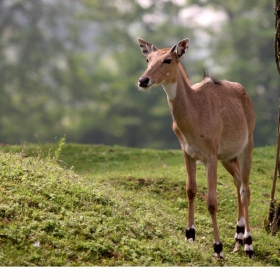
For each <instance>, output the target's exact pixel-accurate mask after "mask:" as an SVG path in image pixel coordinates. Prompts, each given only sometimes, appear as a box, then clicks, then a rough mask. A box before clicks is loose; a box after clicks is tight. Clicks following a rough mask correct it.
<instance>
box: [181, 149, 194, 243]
mask: <svg viewBox="0 0 280 280" xmlns="http://www.w3.org/2000/svg"><path fill="white" fill-rule="evenodd" d="M183 153H184V159H185V164H186V169H187V182H186V192H187V198H188V222H187V228H186V240H188V241H190V242H193V241H194V240H195V226H194V199H195V197H196V192H197V186H196V161H195V159H193V158H191V157H190V156H189V155H188V154H187V153H186V152H185V151H183Z"/></svg>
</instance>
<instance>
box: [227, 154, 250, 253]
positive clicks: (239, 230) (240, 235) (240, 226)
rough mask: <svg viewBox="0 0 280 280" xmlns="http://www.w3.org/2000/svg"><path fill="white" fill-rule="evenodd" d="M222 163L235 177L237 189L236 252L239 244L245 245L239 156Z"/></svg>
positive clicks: (234, 250)
mask: <svg viewBox="0 0 280 280" xmlns="http://www.w3.org/2000/svg"><path fill="white" fill-rule="evenodd" d="M222 164H223V166H224V167H225V169H226V170H227V171H228V172H229V173H230V175H231V176H232V177H233V180H234V184H235V186H236V189H237V199H238V216H237V225H236V232H235V235H234V239H235V247H234V249H233V252H236V251H237V250H238V247H239V245H243V239H244V232H245V226H244V214H243V206H242V203H241V196H240V188H241V173H240V169H239V163H238V159H237V158H233V159H231V160H229V161H222Z"/></svg>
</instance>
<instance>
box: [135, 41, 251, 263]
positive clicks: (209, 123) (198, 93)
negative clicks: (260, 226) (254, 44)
mask: <svg viewBox="0 0 280 280" xmlns="http://www.w3.org/2000/svg"><path fill="white" fill-rule="evenodd" d="M137 40H138V44H139V46H140V49H141V51H142V53H143V55H144V56H145V57H146V61H147V63H148V64H147V65H148V66H147V69H146V71H145V72H144V73H143V75H142V76H141V77H140V78H139V80H138V87H139V88H140V89H144V90H147V89H150V88H152V87H155V86H159V85H161V86H162V87H163V89H164V91H165V93H166V96H167V102H168V106H169V111H170V114H171V117H172V128H173V131H174V133H175V135H176V136H177V138H178V140H179V142H180V145H181V149H182V152H183V156H184V162H185V166H186V175H187V176H186V195H187V199H188V215H187V226H186V232H185V235H186V240H188V241H189V242H194V241H195V235H196V228H195V223H194V201H195V197H196V194H197V184H196V164H197V161H200V162H202V163H203V164H204V166H205V170H206V179H207V195H206V205H207V209H208V212H209V213H210V216H211V219H212V225H213V232H214V243H213V249H214V255H213V256H214V257H216V258H217V259H224V255H223V244H222V242H221V239H220V235H219V229H218V223H217V210H218V199H217V165H218V161H220V162H221V163H222V165H223V166H224V168H225V169H226V170H227V171H228V173H229V174H230V175H231V176H232V177H233V181H234V184H235V186H236V190H237V199H238V207H237V214H238V215H237V222H236V232H235V235H234V241H235V246H234V249H233V252H237V251H238V248H239V245H242V246H243V248H244V252H245V255H246V256H248V257H249V258H251V257H253V255H254V250H253V245H252V236H251V233H250V226H249V211H248V208H249V204H250V188H249V176H250V171H251V166H252V152H253V132H254V128H255V113H254V106H253V102H252V100H251V98H250V97H249V95H248V93H247V91H246V90H245V88H244V87H243V86H242V85H241V84H239V83H237V82H231V81H227V80H218V79H216V78H215V77H214V76H210V75H207V76H205V77H204V79H203V80H202V81H201V82H200V83H196V84H193V85H192V84H191V83H190V81H189V78H188V76H187V74H186V72H185V70H184V68H183V66H182V64H181V61H182V59H183V57H184V55H185V53H186V52H187V51H188V47H189V42H190V39H189V38H186V39H184V40H182V41H180V42H178V43H177V44H175V45H173V46H172V47H171V48H163V49H158V48H157V47H155V46H154V45H153V44H151V43H148V42H146V41H144V40H143V39H141V38H137Z"/></svg>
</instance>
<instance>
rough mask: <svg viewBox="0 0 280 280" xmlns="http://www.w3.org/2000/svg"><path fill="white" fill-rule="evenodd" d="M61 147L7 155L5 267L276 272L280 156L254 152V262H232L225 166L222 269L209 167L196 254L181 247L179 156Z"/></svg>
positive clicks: (0, 217) (2, 171) (0, 211)
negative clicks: (274, 202)
mask: <svg viewBox="0 0 280 280" xmlns="http://www.w3.org/2000/svg"><path fill="white" fill-rule="evenodd" d="M63 143H64V139H63V138H62V139H61V140H60V141H59V143H58V144H57V145H42V146H34V145H26V146H25V147H24V148H23V147H21V146H5V147H1V152H0V162H1V165H0V182H1V183H0V190H1V196H0V245H1V246H0V247H1V251H0V262H1V264H2V265H4V266H278V265H279V260H280V255H279V249H280V243H279V233H277V234H276V235H275V236H272V235H268V234H267V233H266V230H265V228H264V226H263V221H264V220H265V219H266V218H267V213H268V206H269V204H268V203H269V195H268V194H269V192H270V187H271V182H272V176H273V169H274V155H275V148H272V147H265V148H257V149H255V151H254V156H253V169H252V173H251V180H250V185H251V205H250V222H251V230H252V235H253V245H254V249H255V252H256V256H255V258H254V259H249V258H247V257H246V256H245V254H244V253H243V252H242V249H240V251H239V252H238V253H236V254H232V253H231V251H232V249H233V247H234V239H233V237H234V233H235V224H236V215H237V210H236V205H237V201H236V199H237V195H236V190H235V188H234V185H233V182H232V179H231V177H230V175H228V174H227V173H226V171H225V170H224V169H223V168H222V166H219V170H218V186H217V192H218V197H219V212H218V223H219V228H220V234H221V237H222V241H223V243H224V253H225V260H224V261H217V260H216V259H215V258H213V257H212V254H213V248H212V242H213V236H212V235H213V230H212V224H211V218H210V215H209V214H208V212H207V210H206V204H205V194H206V193H207V189H206V181H205V168H204V167H203V165H200V164H198V165H197V169H198V171H197V181H198V195H197V198H196V206H195V211H196V212H195V220H196V228H197V239H196V241H195V242H194V243H193V244H190V243H186V242H185V241H184V234H185V233H184V231H185V222H186V216H187V213H186V209H187V201H186V199H185V167H184V163H183V157H182V155H181V152H180V151H174V150H166V151H162V150H150V149H131V148H125V147H119V146H103V145H98V146H91V145H78V144H66V145H63V149H62V150H61V146H62V144H63ZM52 155H57V157H55V156H52ZM57 159H59V160H58V161H57ZM58 163H59V164H60V166H59V165H58ZM68 167H70V169H69V168H68ZM73 169H75V170H76V172H77V173H75V172H74V170H73ZM279 194H280V192H279V190H277V192H276V196H277V197H279Z"/></svg>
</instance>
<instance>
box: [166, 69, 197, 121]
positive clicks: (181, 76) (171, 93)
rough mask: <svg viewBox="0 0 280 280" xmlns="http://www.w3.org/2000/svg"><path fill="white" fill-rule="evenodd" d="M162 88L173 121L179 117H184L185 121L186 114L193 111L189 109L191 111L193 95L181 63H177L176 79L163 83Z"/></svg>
mask: <svg viewBox="0 0 280 280" xmlns="http://www.w3.org/2000/svg"><path fill="white" fill-rule="evenodd" d="M163 88H164V91H165V92H166V95H167V101H168V105H169V109H170V113H171V116H172V118H173V121H175V122H177V121H180V119H184V122H185V123H186V121H187V119H188V116H191V114H192V113H193V112H191V111H193V110H192V108H193V106H192V103H193V102H194V99H195V95H194V91H193V89H192V88H191V85H190V82H189V79H188V77H187V75H186V73H185V71H184V69H183V67H182V65H181V64H179V68H178V78H177V81H176V82H175V83H173V84H165V85H163Z"/></svg>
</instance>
